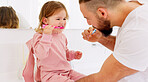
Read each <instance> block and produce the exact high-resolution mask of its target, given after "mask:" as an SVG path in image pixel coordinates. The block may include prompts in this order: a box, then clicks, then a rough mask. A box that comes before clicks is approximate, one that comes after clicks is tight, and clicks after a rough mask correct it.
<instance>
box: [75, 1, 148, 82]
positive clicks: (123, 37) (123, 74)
mask: <svg viewBox="0 0 148 82" xmlns="http://www.w3.org/2000/svg"><path fill="white" fill-rule="evenodd" d="M79 4H80V10H81V12H82V14H83V16H84V18H86V19H87V23H88V24H89V25H92V26H93V27H91V28H89V29H88V30H85V31H84V32H83V33H82V35H83V38H84V39H85V40H88V41H90V42H99V43H101V44H102V45H104V46H106V47H107V48H109V49H110V50H112V51H113V54H111V55H110V56H109V57H108V58H107V59H106V61H105V62H104V64H103V66H102V68H101V70H100V71H99V72H98V73H95V74H92V75H89V76H86V77H84V78H82V79H80V80H78V81H76V82H117V81H118V82H148V79H147V78H148V69H147V67H148V63H147V62H148V36H147V34H148V9H147V8H148V5H143V4H141V3H139V2H138V1H129V2H126V1H125V0H79ZM113 26H119V27H120V28H119V31H118V34H117V36H116V37H115V36H111V35H110V34H111V32H112V28H113ZM94 29H97V31H96V32H95V33H94V34H92V32H93V30H94Z"/></svg>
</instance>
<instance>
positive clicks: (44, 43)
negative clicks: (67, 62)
mask: <svg viewBox="0 0 148 82" xmlns="http://www.w3.org/2000/svg"><path fill="white" fill-rule="evenodd" d="M51 43H52V35H50V34H44V33H43V34H42V36H40V38H36V39H35V42H34V45H33V47H34V48H33V49H34V53H35V55H36V57H37V58H38V59H43V58H45V57H47V56H48V55H49V50H50V48H51Z"/></svg>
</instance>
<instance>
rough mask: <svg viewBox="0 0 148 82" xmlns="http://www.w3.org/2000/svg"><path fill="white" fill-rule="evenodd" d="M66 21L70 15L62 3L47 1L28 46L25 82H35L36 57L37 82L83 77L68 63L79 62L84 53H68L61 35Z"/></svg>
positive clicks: (72, 79)
mask: <svg viewBox="0 0 148 82" xmlns="http://www.w3.org/2000/svg"><path fill="white" fill-rule="evenodd" d="M67 19H68V13H67V10H66V8H65V6H64V5H63V4H62V3H60V2H57V1H48V2H46V3H45V4H44V5H43V7H42V9H41V12H40V15H39V20H40V24H39V27H38V28H37V29H36V32H37V33H36V34H35V35H34V36H33V38H32V39H31V40H29V41H28V42H27V46H28V48H29V50H30V54H29V58H28V61H27V63H26V66H25V69H24V71H23V76H24V79H25V82H34V73H33V72H34V56H33V54H34V55H35V57H36V61H37V72H36V75H35V80H36V81H41V82H74V81H76V80H78V79H80V78H82V77H84V75H83V74H80V73H78V72H76V71H74V70H72V68H71V66H70V64H69V63H68V61H71V60H73V59H80V58H81V56H82V53H81V52H80V51H70V50H68V49H67V39H66V37H65V35H64V34H63V33H62V31H63V29H64V28H65V26H66V20H67ZM67 60H68V61H67Z"/></svg>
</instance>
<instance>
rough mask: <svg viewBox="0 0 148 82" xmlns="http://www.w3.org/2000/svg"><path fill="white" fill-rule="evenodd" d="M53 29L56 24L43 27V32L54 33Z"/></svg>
mask: <svg viewBox="0 0 148 82" xmlns="http://www.w3.org/2000/svg"><path fill="white" fill-rule="evenodd" d="M53 29H54V26H51V25H47V26H45V28H44V29H43V33H45V34H52V31H53Z"/></svg>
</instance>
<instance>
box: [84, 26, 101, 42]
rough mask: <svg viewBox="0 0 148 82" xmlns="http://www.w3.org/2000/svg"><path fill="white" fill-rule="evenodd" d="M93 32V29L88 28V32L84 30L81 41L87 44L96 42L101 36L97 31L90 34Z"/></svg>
mask: <svg viewBox="0 0 148 82" xmlns="http://www.w3.org/2000/svg"><path fill="white" fill-rule="evenodd" d="M93 30H94V28H93V27H90V28H89V29H88V30H84V32H82V35H83V39H84V40H87V41H89V42H98V41H99V40H100V39H101V37H102V36H103V35H102V33H101V32H100V31H99V30H96V32H95V33H94V34H92V33H93Z"/></svg>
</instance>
